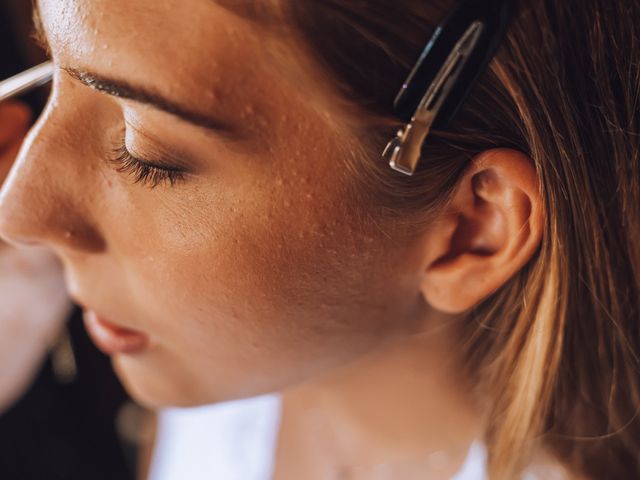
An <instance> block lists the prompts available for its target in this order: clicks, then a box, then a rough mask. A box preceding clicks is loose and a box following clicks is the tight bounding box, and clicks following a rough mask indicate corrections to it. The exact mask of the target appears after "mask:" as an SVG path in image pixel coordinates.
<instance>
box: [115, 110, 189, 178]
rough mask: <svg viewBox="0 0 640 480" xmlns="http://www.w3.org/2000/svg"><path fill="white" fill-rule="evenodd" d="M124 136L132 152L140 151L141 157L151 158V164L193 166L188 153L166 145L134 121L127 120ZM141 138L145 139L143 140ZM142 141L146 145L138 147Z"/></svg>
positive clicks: (184, 168) (185, 169)
mask: <svg viewBox="0 0 640 480" xmlns="http://www.w3.org/2000/svg"><path fill="white" fill-rule="evenodd" d="M122 138H124V142H125V144H126V145H127V148H129V149H130V151H131V153H132V154H134V153H135V152H136V151H139V153H140V157H142V158H146V159H149V162H148V163H150V164H157V165H158V166H161V165H166V168H179V169H182V170H184V171H187V170H190V169H191V168H193V163H194V162H193V160H192V159H191V156H190V155H189V154H188V153H186V152H181V151H178V150H177V149H173V148H170V147H166V146H165V145H164V144H163V143H162V142H160V141H159V140H156V138H155V137H154V136H153V135H151V134H149V133H146V132H145V131H143V130H142V129H141V128H140V127H138V126H136V125H135V124H134V122H132V121H127V122H126V127H125V129H124V132H123V137H122ZM140 138H142V139H143V140H142V141H141V140H140ZM141 143H142V144H143V145H144V146H143V147H142V148H140V149H138V145H140V144H141Z"/></svg>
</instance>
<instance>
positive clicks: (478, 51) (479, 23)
mask: <svg viewBox="0 0 640 480" xmlns="http://www.w3.org/2000/svg"><path fill="white" fill-rule="evenodd" d="M511 3H512V1H511V0H462V1H460V2H459V3H458V4H457V5H456V8H455V9H454V10H453V11H452V12H451V13H450V14H449V15H448V16H447V18H446V19H445V20H444V21H443V22H442V23H441V24H440V25H439V26H438V28H437V29H436V31H435V33H434V34H433V36H432V37H431V39H430V40H429V42H428V43H427V46H426V47H425V49H424V50H423V52H422V54H421V55H420V58H419V59H418V62H417V63H416V65H415V66H414V68H413V69H412V70H411V73H410V74H409V76H408V77H407V80H406V81H405V82H404V84H403V85H402V88H401V89H400V92H399V93H398V95H397V96H396V99H395V101H394V110H395V112H396V113H397V114H398V116H399V117H401V118H402V119H404V120H405V121H407V124H406V125H405V127H404V128H402V129H400V130H399V131H398V134H397V136H396V137H395V138H394V139H393V140H391V141H390V142H389V143H388V144H387V147H386V148H385V150H384V153H383V154H382V155H383V157H384V158H385V159H386V160H387V161H388V162H389V166H390V167H391V168H393V169H394V170H396V171H398V172H401V173H404V174H405V175H413V174H414V172H415V170H416V167H417V165H418V162H419V160H420V152H421V149H422V145H423V144H424V142H425V140H426V138H427V136H428V135H429V132H430V131H431V130H432V129H433V128H438V129H444V128H446V126H447V125H448V124H449V123H450V122H451V120H452V119H453V117H454V116H455V114H456V112H457V111H458V109H459V108H460V106H461V105H462V104H463V103H464V101H465V99H466V98H467V96H468V95H469V92H470V91H471V89H472V88H473V86H474V85H475V84H476V82H477V81H478V79H479V77H480V75H481V74H482V72H483V71H484V70H485V69H486V67H487V65H488V64H489V62H490V61H491V58H492V57H493V55H494V53H495V51H496V50H497V48H498V46H499V45H500V43H501V42H502V39H503V38H504V35H505V33H506V30H507V26H508V24H509V20H510V18H511V8H510V7H511Z"/></svg>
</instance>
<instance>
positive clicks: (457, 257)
mask: <svg viewBox="0 0 640 480" xmlns="http://www.w3.org/2000/svg"><path fill="white" fill-rule="evenodd" d="M39 9H40V16H41V20H42V26H43V30H44V33H45V35H46V38H47V40H48V43H49V45H50V49H51V54H52V57H53V59H54V61H55V63H56V66H57V69H56V73H55V79H54V88H53V92H52V96H51V99H50V101H49V104H48V106H47V108H46V110H45V112H44V113H43V115H42V116H41V118H40V119H39V121H38V122H37V124H36V126H35V127H34V129H33V130H32V131H31V133H30V135H29V137H28V139H27V141H26V142H25V145H24V147H23V149H22V151H21V154H20V155H19V157H18V159H17V161H16V164H15V167H14V169H13V170H12V173H11V175H10V177H9V179H8V180H7V182H6V184H5V185H4V187H3V190H2V193H1V195H0V234H2V235H3V236H4V237H5V238H7V239H9V240H11V241H13V242H16V243H41V244H45V245H46V246H48V247H50V248H52V249H53V250H54V251H55V252H56V253H57V255H58V256H59V257H60V259H61V260H62V262H63V264H64V267H65V276H66V282H67V286H68V288H69V290H70V292H71V294H72V295H73V296H74V297H75V299H76V300H77V301H78V302H79V303H80V304H81V305H83V306H84V307H85V308H88V309H92V310H94V311H96V312H98V313H99V314H100V315H101V316H103V317H104V318H106V319H108V320H109V321H110V322H113V323H114V324H117V325H119V326H122V327H126V328H129V329H133V330H136V331H140V332H143V333H144V334H145V335H147V337H148V339H149V345H148V347H147V348H146V349H145V350H144V351H143V352H141V353H139V354H136V355H126V354H122V355H115V356H114V358H113V361H114V365H115V367H116V370H117V371H118V373H119V375H120V377H121V378H122V380H123V381H124V382H125V385H126V386H127V388H128V390H129V391H130V392H131V393H132V394H133V395H134V396H135V397H136V398H137V399H138V400H139V401H141V402H142V403H144V404H146V405H149V406H152V407H161V406H166V405H180V406H189V405H200V404H204V403H213V402H218V401H224V400H231V399H234V398H240V397H245V396H250V395H257V394H261V393H265V392H271V391H284V393H283V405H284V407H283V421H282V429H281V436H280V439H279V448H278V453H277V462H276V465H277V476H276V478H308V479H311V478H314V477H311V476H310V475H311V474H310V473H309V472H317V475H318V477H317V478H327V476H323V474H325V473H326V472H330V473H329V474H330V475H336V478H358V474H359V473H358V472H361V473H360V474H361V475H362V478H372V477H371V476H370V474H369V473H362V472H371V468H374V466H375V465H377V464H379V463H389V464H392V465H393V466H392V467H389V468H393V469H402V468H408V469H411V470H407V472H408V471H412V472H414V473H415V474H416V475H418V473H419V472H421V473H422V475H424V474H425V472H431V474H432V476H431V477H430V478H448V475H450V474H451V473H453V472H454V471H455V470H456V469H457V467H458V466H459V464H460V462H461V461H462V459H463V458H464V455H465V454H466V448H468V445H469V443H470V442H471V441H472V440H473V439H474V438H476V437H478V436H479V434H480V427H481V412H480V411H479V410H478V408H477V405H476V404H475V402H474V401H473V399H472V395H471V387H470V385H468V384H467V382H466V381H465V379H464V378H463V377H462V375H461V374H460V373H459V372H460V371H461V368H460V363H459V359H458V358H457V356H456V350H457V349H456V322H459V321H463V317H462V316H461V315H460V314H461V313H462V312H464V310H466V309H468V308H470V307H471V306H473V305H474V304H475V303H477V302H479V301H480V300H482V299H483V298H484V297H486V296H487V295H489V294H490V293H491V292H492V291H493V290H495V289H496V288H498V287H499V286H500V285H501V284H502V283H504V282H505V281H507V280H508V278H509V277H510V276H511V275H512V274H513V273H515V272H516V271H517V270H518V269H519V268H521V267H522V265H524V264H525V263H526V262H527V261H528V259H529V258H530V257H531V255H532V254H533V252H534V251H535V249H536V247H537V245H538V243H539V241H540V235H541V224H542V222H541V211H540V207H539V200H538V198H537V183H536V178H535V174H534V172H533V169H532V167H531V166H530V163H529V162H528V159H527V158H526V157H524V156H523V155H521V154H519V153H517V152H514V151H510V150H494V151H488V152H484V153H483V154H482V155H480V156H478V158H476V159H475V160H474V161H473V164H472V166H471V167H470V169H469V171H468V172H467V173H466V174H465V177H464V178H463V179H462V181H461V182H460V186H459V187H458V189H457V191H456V192H455V194H454V198H453V201H452V203H451V206H450V208H449V210H447V211H446V212H442V214H441V215H440V216H439V217H438V218H437V220H435V221H434V223H433V225H431V226H430V228H429V229H428V231H426V232H425V231H421V232H417V231H411V230H408V229H406V228H399V227H398V226H397V225H393V224H390V223H381V222H379V221H376V219H375V215H373V214H369V213H368V212H367V208H366V205H362V204H361V203H362V201H361V198H360V197H359V196H358V193H357V189H356V185H358V183H357V182H356V180H355V179H354V178H353V176H352V175H353V173H352V172H351V171H350V170H348V169H346V168H344V167H345V158H346V156H348V155H349V154H350V151H351V146H352V145H351V142H352V141H353V140H352V138H351V135H349V132H350V130H349V128H350V127H349V125H350V123H349V121H348V115H347V114H346V113H345V112H343V111H341V109H340V107H339V106H340V105H341V103H340V102H338V101H337V99H336V98H334V97H333V96H332V94H331V92H330V91H329V88H323V87H320V85H319V84H318V82H317V81H316V79H317V78H318V77H321V75H320V74H319V73H320V72H319V71H314V70H313V64H312V62H310V61H308V60H303V59H300V60H299V61H298V60H297V57H296V55H297V52H296V51H295V50H294V49H293V48H290V47H288V44H289V43H290V42H291V41H292V39H286V38H280V37H278V36H277V35H274V34H273V33H272V32H268V31H266V30H264V29H263V28H262V27H259V26H256V25H253V24H251V23H249V22H248V21H246V20H244V19H241V18H239V17H237V16H234V15H233V14H231V13H229V12H228V11H226V10H225V9H223V8H221V7H219V6H216V5H215V4H214V3H212V2H209V1H202V0H187V1H184V0H182V1H180V2H178V1H177V0H163V1H162V2H157V1H154V0H140V1H137V2H134V3H132V2H126V1H124V0H110V1H106V0H58V1H54V0H40V2H39ZM316 68H317V67H316ZM116 87H117V88H116ZM134 92H135V95H134ZM132 97H136V99H133V98H132ZM159 99H162V102H160V101H158V100H159ZM150 102H151V103H154V104H155V106H152V105H150V104H149V103H150ZM159 103H162V105H164V107H166V108H164V109H161V108H158V104H159ZM169 105H174V106H179V108H173V107H168V106H169ZM185 117H189V118H190V119H191V120H194V119H198V120H199V121H197V122H193V121H188V120H187V119H185ZM196 123H197V124H196ZM203 124H207V125H208V126H206V127H205V126H203ZM209 127H213V128H209ZM123 151H124V152H126V153H127V154H130V155H131V156H133V157H136V158H138V159H143V160H144V161H145V162H147V163H149V164H153V165H156V166H160V167H164V168H167V169H169V171H172V172H174V175H173V176H167V175H166V172H165V173H164V176H163V173H161V172H160V171H157V170H154V171H152V173H149V171H148V170H147V171H146V173H144V174H141V170H140V167H139V166H138V167H136V166H134V163H132V162H131V161H129V162H128V163H125V162H124V161H123V159H122V158H121V156H122V152H123ZM176 172H178V173H176ZM387 222H388V221H387ZM433 307H437V308H438V310H435V308H433ZM444 312H446V313H444ZM318 442H320V443H321V444H322V445H330V446H332V447H333V448H326V449H319V448H317V446H318V445H317V443H318ZM443 452H444V453H443ZM352 467H353V470H349V469H350V468H352ZM393 471H402V470H392V472H393ZM345 472H347V473H345ZM303 473H304V475H303ZM340 475H342V476H340ZM345 475H350V476H346V477H345ZM407 475H409V474H407ZM381 478H393V477H381ZM403 478H412V477H410V476H405V477H403ZM416 478H418V477H416Z"/></svg>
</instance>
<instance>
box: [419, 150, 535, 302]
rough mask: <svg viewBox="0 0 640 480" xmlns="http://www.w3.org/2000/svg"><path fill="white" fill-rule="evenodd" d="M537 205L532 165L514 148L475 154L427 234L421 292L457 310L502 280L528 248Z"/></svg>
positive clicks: (527, 255)
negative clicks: (447, 203) (449, 199)
mask: <svg viewBox="0 0 640 480" xmlns="http://www.w3.org/2000/svg"><path fill="white" fill-rule="evenodd" d="M542 231H543V209H542V201H541V198H540V193H539V185H538V180H537V175H536V171H535V167H534V165H533V162H532V161H531V159H529V158H528V157H527V156H526V155H524V154H523V153H521V152H518V151H517V150H512V149H493V150H488V151H485V152H483V153H481V154H479V155H478V156H476V157H475V158H474V159H473V160H472V161H471V165H470V166H469V168H468V169H467V171H466V172H465V174H464V175H463V177H462V178H461V180H460V182H459V183H458V186H457V187H456V190H455V192H454V194H453V196H452V199H451V202H450V204H449V206H448V208H447V210H446V211H445V212H443V214H442V216H441V217H440V218H439V219H438V220H437V221H436V223H435V225H434V228H432V229H430V232H429V233H428V234H427V236H428V238H427V239H426V240H427V241H426V243H425V247H426V250H427V251H428V253H427V257H428V258H426V259H425V260H426V261H425V265H426V266H425V271H424V277H423V282H422V292H423V295H424V296H425V299H426V300H427V301H428V302H429V303H430V304H431V305H432V306H433V307H435V308H437V309H439V310H441V311H444V312H448V313H461V312H463V311H465V310H468V309H469V308H471V307H473V306H474V305H476V304H477V303H479V302H481V301H482V300H484V299H485V298H486V297H488V296H489V295H490V294H491V293H493V292H494V291H496V290H497V289H499V288H500V287H501V286H502V285H504V284H505V283H506V282H507V281H508V280H509V279H510V278H511V277H512V276H513V275H514V274H515V273H516V272H518V270H520V269H521V268H522V267H523V266H524V265H525V264H526V263H527V262H528V261H529V260H530V259H531V258H532V257H533V255H534V254H535V252H536V251H537V249H538V246H539V245H540V241H541V239H542Z"/></svg>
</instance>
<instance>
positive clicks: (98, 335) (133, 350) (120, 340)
mask: <svg viewBox="0 0 640 480" xmlns="http://www.w3.org/2000/svg"><path fill="white" fill-rule="evenodd" d="M84 323H85V326H86V328H87V332H88V333H89V336H90V337H91V339H92V340H93V342H94V343H95V344H96V346H97V347H98V349H100V350H101V351H102V352H103V353H105V354H106V355H116V354H126V355H134V354H137V353H141V352H142V351H144V350H145V349H146V348H147V346H148V345H149V338H148V337H147V335H145V334H144V333H142V332H138V331H136V330H131V329H129V328H125V327H120V326H118V325H115V324H113V323H111V322H108V321H107V320H105V319H103V318H101V317H100V316H99V315H98V314H97V313H96V312H94V311H93V310H85V311H84Z"/></svg>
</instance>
